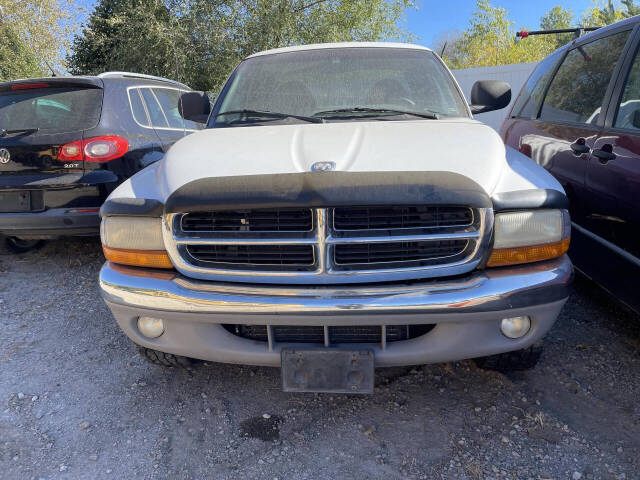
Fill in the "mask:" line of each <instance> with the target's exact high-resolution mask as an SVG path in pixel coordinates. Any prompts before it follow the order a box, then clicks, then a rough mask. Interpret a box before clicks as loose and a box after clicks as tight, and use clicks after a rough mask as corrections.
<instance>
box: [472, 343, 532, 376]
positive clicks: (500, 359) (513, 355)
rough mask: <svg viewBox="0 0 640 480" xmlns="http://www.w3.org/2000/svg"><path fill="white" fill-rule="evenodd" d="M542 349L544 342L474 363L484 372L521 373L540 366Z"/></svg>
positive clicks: (482, 358) (475, 359)
mask: <svg viewBox="0 0 640 480" xmlns="http://www.w3.org/2000/svg"><path fill="white" fill-rule="evenodd" d="M542 349H543V347H542V341H539V342H536V343H534V344H533V345H531V346H530V347H528V348H525V349H522V350H515V351H513V352H506V353H499V354H498V355H491V356H489V357H480V358H474V359H473V361H474V362H475V364H476V365H477V366H478V368H480V369H482V370H492V371H496V372H500V373H510V372H520V371H523V370H529V369H531V368H533V367H535V366H536V365H537V364H538V361H539V360H540V356H541V355H542Z"/></svg>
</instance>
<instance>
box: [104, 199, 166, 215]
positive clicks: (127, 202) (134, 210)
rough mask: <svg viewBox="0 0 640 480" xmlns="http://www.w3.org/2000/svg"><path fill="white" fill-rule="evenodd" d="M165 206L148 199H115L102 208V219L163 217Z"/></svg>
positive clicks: (105, 203)
mask: <svg viewBox="0 0 640 480" xmlns="http://www.w3.org/2000/svg"><path fill="white" fill-rule="evenodd" d="M163 207H164V206H163V205H162V203H161V202H159V201H158V200H150V199H147V198H114V199H112V200H107V201H106V202H104V203H103V204H102V208H100V216H101V217H109V216H114V215H123V216H124V215H126V216H131V217H162V212H163Z"/></svg>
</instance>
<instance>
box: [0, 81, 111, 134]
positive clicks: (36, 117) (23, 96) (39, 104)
mask: <svg viewBox="0 0 640 480" xmlns="http://www.w3.org/2000/svg"><path fill="white" fill-rule="evenodd" d="M101 111H102V90H101V89H99V88H69V87H65V88H52V87H48V88H37V89H25V90H15V91H14V90H11V91H8V92H3V93H0V129H5V130H17V129H21V128H26V129H31V128H37V129H38V130H39V133H48V134H49V133H64V132H76V131H81V130H88V129H90V128H94V127H95V126H96V125H97V124H98V121H99V120H100V113H101Z"/></svg>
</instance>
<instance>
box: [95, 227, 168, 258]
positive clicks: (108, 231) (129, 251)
mask: <svg viewBox="0 0 640 480" xmlns="http://www.w3.org/2000/svg"><path fill="white" fill-rule="evenodd" d="M100 239H101V240H102V250H103V251H104V256H105V257H106V259H107V260H109V261H110V262H113V263H119V264H122V265H135V266H137V267H151V268H173V264H172V263H171V259H170V258H169V255H168V254H167V251H166V250H165V247H164V241H163V239H162V219H161V218H147V217H117V216H116V217H105V218H103V219H102V223H101V224H100Z"/></svg>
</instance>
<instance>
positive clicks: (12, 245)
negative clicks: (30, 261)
mask: <svg viewBox="0 0 640 480" xmlns="http://www.w3.org/2000/svg"><path fill="white" fill-rule="evenodd" d="M4 242H5V245H6V246H7V248H8V249H9V251H11V252H13V253H25V252H28V251H29V250H34V249H36V248H38V247H41V246H42V245H43V244H44V240H26V239H23V238H20V237H6V238H5V241H4Z"/></svg>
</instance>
